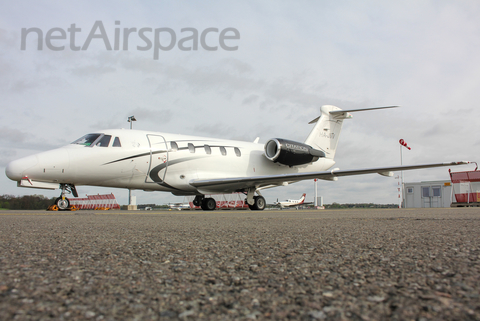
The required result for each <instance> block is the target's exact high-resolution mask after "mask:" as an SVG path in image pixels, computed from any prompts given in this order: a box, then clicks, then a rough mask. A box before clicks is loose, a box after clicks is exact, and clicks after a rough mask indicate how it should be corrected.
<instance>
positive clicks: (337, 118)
mask: <svg viewBox="0 0 480 321" xmlns="http://www.w3.org/2000/svg"><path fill="white" fill-rule="evenodd" d="M320 112H321V114H320V116H319V117H317V118H315V119H314V120H312V121H311V122H310V123H309V124H312V123H316V124H315V126H314V127H313V129H312V131H311V132H310V135H308V137H307V139H306V140H305V144H307V145H310V146H312V147H313V148H315V149H319V150H322V151H324V152H325V156H326V158H330V159H333V158H334V157H335V150H336V149H337V143H338V137H339V136H340V132H341V130H342V125H343V120H344V119H346V118H351V117H352V115H350V114H349V113H348V112H343V111H342V110H341V109H340V108H338V107H335V106H331V105H324V106H322V107H321V108H320ZM332 112H333V113H332ZM337 112H338V113H337Z"/></svg>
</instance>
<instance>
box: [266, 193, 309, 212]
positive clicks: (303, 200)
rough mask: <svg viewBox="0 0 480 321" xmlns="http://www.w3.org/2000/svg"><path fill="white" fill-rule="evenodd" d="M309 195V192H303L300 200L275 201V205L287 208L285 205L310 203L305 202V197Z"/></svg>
mask: <svg viewBox="0 0 480 321" xmlns="http://www.w3.org/2000/svg"><path fill="white" fill-rule="evenodd" d="M306 196H307V194H305V193H303V195H302V197H300V199H299V200H290V199H288V200H285V201H282V202H278V201H277V202H276V203H274V204H275V205H279V206H280V207H281V208H285V207H290V206H298V205H302V204H308V203H305V197H306Z"/></svg>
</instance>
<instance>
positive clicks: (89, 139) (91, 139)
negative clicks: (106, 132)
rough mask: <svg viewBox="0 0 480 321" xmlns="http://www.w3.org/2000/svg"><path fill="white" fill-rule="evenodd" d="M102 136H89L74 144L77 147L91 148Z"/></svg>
mask: <svg viewBox="0 0 480 321" xmlns="http://www.w3.org/2000/svg"><path fill="white" fill-rule="evenodd" d="M101 135H102V134H87V135H85V136H83V137H81V138H79V139H77V140H76V141H74V142H73V143H72V144H76V145H84V146H90V145H92V144H93V142H95V141H96V140H97V139H98V137H100V136H101Z"/></svg>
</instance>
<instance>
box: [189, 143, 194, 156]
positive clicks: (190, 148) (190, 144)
mask: <svg viewBox="0 0 480 321" xmlns="http://www.w3.org/2000/svg"><path fill="white" fill-rule="evenodd" d="M188 150H189V151H190V153H192V154H193V153H195V146H193V144H192V143H188Z"/></svg>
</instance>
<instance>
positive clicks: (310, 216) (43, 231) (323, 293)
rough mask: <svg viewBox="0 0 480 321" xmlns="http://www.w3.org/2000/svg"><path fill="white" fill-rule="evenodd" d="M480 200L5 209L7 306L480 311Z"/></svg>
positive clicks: (169, 313)
mask: <svg viewBox="0 0 480 321" xmlns="http://www.w3.org/2000/svg"><path fill="white" fill-rule="evenodd" d="M479 293H480V210H479V209H478V208H445V209H389V210H378V209H372V210H317V211H295V210H293V211H291V210H289V211H285V210H284V211H263V212H252V211H214V212H201V211H195V212H190V211H182V212H179V211H165V212H155V211H154V212H148V213H146V212H126V211H118V212H112V211H107V212H94V211H78V212H43V211H42V212H38V211H29V212H23V211H2V212H0V319H1V320H50V319H54V320H285V319H292V320H387V319H388V320H480V297H479Z"/></svg>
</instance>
